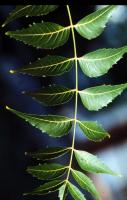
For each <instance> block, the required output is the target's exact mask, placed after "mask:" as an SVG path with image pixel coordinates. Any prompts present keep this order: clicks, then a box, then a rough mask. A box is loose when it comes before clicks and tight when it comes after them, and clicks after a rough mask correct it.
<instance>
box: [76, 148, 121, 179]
mask: <svg viewBox="0 0 127 200" xmlns="http://www.w3.org/2000/svg"><path fill="white" fill-rule="evenodd" d="M74 154H75V157H76V160H77V162H78V164H79V166H80V167H81V169H83V170H85V171H88V172H92V173H105V174H111V175H114V176H118V175H119V174H117V173H115V172H113V171H112V170H111V169H110V168H109V167H108V166H106V165H105V164H104V163H103V162H102V161H101V160H100V159H98V158H97V157H96V156H94V155H93V154H91V153H88V152H86V151H80V150H74Z"/></svg>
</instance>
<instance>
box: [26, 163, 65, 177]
mask: <svg viewBox="0 0 127 200" xmlns="http://www.w3.org/2000/svg"><path fill="white" fill-rule="evenodd" d="M66 171H67V166H63V165H60V164H57V163H49V164H47V163H45V164H42V165H41V164H39V165H37V166H31V167H28V168H27V172H28V173H30V174H31V175H32V176H34V177H37V178H38V179H40V180H51V179H55V178H58V177H60V176H62V175H63V174H64V173H65V172H66Z"/></svg>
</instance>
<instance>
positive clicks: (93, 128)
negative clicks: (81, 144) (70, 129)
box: [78, 121, 110, 142]
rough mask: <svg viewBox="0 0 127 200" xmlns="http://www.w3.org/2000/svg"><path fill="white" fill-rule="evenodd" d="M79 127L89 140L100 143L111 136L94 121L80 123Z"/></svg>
mask: <svg viewBox="0 0 127 200" xmlns="http://www.w3.org/2000/svg"><path fill="white" fill-rule="evenodd" d="M78 124H79V127H80V128H81V130H82V131H83V133H84V134H85V135H86V137H87V138H88V139H89V140H93V141H95V142H99V141H101V140H103V139H104V138H105V137H110V136H109V134H108V133H107V132H106V131H105V130H104V129H103V128H102V126H101V125H100V124H98V123H97V122H93V121H78Z"/></svg>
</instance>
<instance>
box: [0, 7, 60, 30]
mask: <svg viewBox="0 0 127 200" xmlns="http://www.w3.org/2000/svg"><path fill="white" fill-rule="evenodd" d="M57 8H58V5H18V6H16V8H15V9H13V10H12V12H11V13H10V14H9V17H8V18H7V19H6V21H5V22H4V23H3V25H2V27H4V26H6V25H7V24H8V23H10V22H11V21H13V20H15V19H18V18H20V17H24V16H26V17H31V16H42V15H47V14H48V13H50V12H52V11H54V10H56V9H57Z"/></svg>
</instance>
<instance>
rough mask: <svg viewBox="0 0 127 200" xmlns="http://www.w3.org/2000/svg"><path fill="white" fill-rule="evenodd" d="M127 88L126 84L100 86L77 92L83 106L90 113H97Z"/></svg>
mask: <svg viewBox="0 0 127 200" xmlns="http://www.w3.org/2000/svg"><path fill="white" fill-rule="evenodd" d="M126 88H127V83H125V84H119V85H101V86H96V87H91V88H88V89H85V90H82V91H79V94H80V97H81V100H82V103H83V105H84V106H85V107H86V108H87V109H88V110H90V111H92V110H94V111H98V110H99V109H101V108H103V107H105V106H107V105H108V104H109V103H110V102H112V100H114V99H115V98H116V97H117V96H118V95H120V94H121V93H122V92H123V91H124V90H125V89H126Z"/></svg>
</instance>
